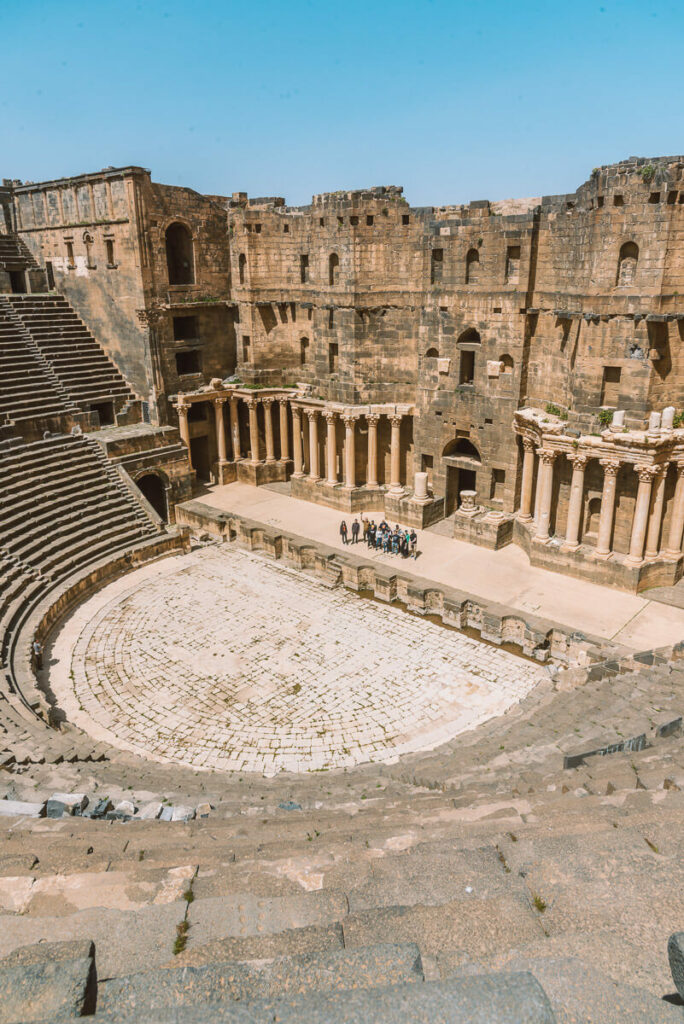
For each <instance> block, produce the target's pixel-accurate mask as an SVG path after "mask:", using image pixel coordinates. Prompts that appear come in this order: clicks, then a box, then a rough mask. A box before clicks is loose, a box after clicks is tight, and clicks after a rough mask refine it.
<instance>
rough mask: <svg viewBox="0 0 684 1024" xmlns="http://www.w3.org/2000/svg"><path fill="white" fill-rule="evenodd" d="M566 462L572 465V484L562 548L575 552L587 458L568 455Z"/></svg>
mask: <svg viewBox="0 0 684 1024" xmlns="http://www.w3.org/2000/svg"><path fill="white" fill-rule="evenodd" d="M568 460H569V461H570V462H571V463H572V483H571V484H570V501H569V503H568V522H567V526H566V528H565V544H564V545H563V546H564V547H565V548H566V550H568V551H576V550H577V548H578V547H579V528H580V519H581V516H582V504H583V502H584V469H585V467H586V464H587V457H586V455H568Z"/></svg>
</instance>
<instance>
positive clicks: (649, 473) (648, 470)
mask: <svg viewBox="0 0 684 1024" xmlns="http://www.w3.org/2000/svg"><path fill="white" fill-rule="evenodd" d="M634 471H635V473H636V474H637V476H638V477H639V482H640V483H644V484H649V483H651V482H652V481H653V479H654V477H656V476H657V475H658V473H660V471H661V470H660V466H635V467H634Z"/></svg>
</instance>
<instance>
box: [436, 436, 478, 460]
mask: <svg viewBox="0 0 684 1024" xmlns="http://www.w3.org/2000/svg"><path fill="white" fill-rule="evenodd" d="M446 455H457V456H459V457H461V458H466V459H472V460H473V462H482V458H481V456H480V453H479V451H478V450H477V448H476V447H475V445H474V444H473V442H472V441H469V440H468V438H467V437H457V438H456V439H455V440H454V441H449V443H448V445H447V446H446V448H445V449H444V451H443V452H442V458H444V457H445V456H446Z"/></svg>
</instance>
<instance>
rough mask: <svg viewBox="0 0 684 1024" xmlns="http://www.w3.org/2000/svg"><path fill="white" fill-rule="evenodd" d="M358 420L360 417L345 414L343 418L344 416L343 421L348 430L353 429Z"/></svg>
mask: <svg viewBox="0 0 684 1024" xmlns="http://www.w3.org/2000/svg"><path fill="white" fill-rule="evenodd" d="M357 419H358V416H355V415H350V414H343V416H342V420H343V422H344V425H345V427H346V428H347V430H350V429H353V427H354V424H355V423H356V421H357Z"/></svg>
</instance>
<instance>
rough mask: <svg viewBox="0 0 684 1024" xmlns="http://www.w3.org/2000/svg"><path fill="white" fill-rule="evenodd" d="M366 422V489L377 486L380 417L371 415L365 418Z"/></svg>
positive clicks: (375, 414)
mask: <svg viewBox="0 0 684 1024" xmlns="http://www.w3.org/2000/svg"><path fill="white" fill-rule="evenodd" d="M366 420H367V422H368V468H367V470H366V484H367V485H368V487H377V486H378V423H379V421H380V416H379V415H377V413H371V415H369V416H366Z"/></svg>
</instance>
